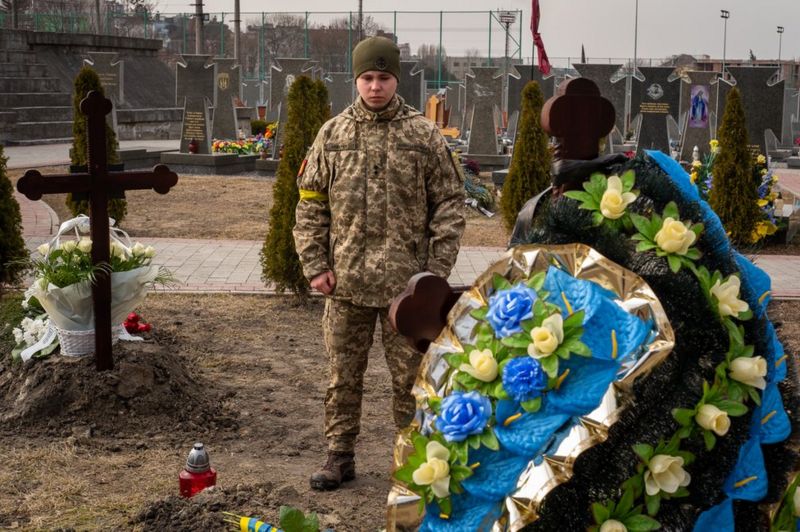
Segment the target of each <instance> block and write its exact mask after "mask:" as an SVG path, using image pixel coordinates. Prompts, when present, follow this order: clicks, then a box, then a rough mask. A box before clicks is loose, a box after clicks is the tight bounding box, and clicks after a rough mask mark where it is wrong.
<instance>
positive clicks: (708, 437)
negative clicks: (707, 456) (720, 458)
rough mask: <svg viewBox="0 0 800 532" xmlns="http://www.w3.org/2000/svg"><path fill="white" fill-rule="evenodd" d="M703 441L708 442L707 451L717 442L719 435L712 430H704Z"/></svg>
mask: <svg viewBox="0 0 800 532" xmlns="http://www.w3.org/2000/svg"><path fill="white" fill-rule="evenodd" d="M703 441H704V442H705V444H706V451H710V450H711V449H713V448H714V446H715V445H716V444H717V437H716V436H714V433H713V432H711V431H710V430H704V431H703Z"/></svg>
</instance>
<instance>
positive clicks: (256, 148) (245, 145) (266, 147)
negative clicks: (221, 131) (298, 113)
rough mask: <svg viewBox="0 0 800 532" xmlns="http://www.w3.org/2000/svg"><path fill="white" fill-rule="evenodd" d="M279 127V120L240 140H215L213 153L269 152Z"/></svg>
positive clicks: (212, 144)
mask: <svg viewBox="0 0 800 532" xmlns="http://www.w3.org/2000/svg"><path fill="white" fill-rule="evenodd" d="M277 128H278V122H272V123H270V124H267V125H266V129H265V131H264V132H263V133H258V134H257V135H255V136H251V137H247V138H245V139H240V140H216V139H215V140H214V142H212V143H211V151H212V153H235V154H237V155H252V154H260V153H263V152H268V151H270V150H271V149H272V143H273V137H274V136H275V131H276V129H277Z"/></svg>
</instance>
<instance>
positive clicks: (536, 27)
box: [531, 0, 550, 75]
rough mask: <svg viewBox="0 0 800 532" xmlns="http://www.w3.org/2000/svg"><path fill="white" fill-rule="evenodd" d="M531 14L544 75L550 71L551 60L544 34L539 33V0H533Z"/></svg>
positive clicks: (540, 65) (540, 68) (532, 30)
mask: <svg viewBox="0 0 800 532" xmlns="http://www.w3.org/2000/svg"><path fill="white" fill-rule="evenodd" d="M531 7H532V11H533V13H532V14H531V33H532V34H533V44H535V45H536V50H537V52H538V56H539V72H541V73H542V74H544V75H547V74H549V73H550V60H549V59H547V52H545V50H544V43H543V42H542V34H541V33H539V17H540V15H539V0H533V5H532V6H531Z"/></svg>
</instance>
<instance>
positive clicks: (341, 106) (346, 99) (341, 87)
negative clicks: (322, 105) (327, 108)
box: [325, 72, 355, 116]
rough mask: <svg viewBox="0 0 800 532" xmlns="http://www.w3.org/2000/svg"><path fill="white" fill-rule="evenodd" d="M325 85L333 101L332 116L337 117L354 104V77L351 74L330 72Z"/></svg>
mask: <svg viewBox="0 0 800 532" xmlns="http://www.w3.org/2000/svg"><path fill="white" fill-rule="evenodd" d="M325 84H326V85H327V86H328V95H329V97H330V100H331V116H336V115H338V114H339V113H341V112H342V111H344V110H345V109H346V108H347V107H348V106H349V105H350V104H351V103H353V98H354V96H353V92H354V90H355V84H354V83H353V75H352V74H350V73H349V72H328V74H327V75H326V76H325Z"/></svg>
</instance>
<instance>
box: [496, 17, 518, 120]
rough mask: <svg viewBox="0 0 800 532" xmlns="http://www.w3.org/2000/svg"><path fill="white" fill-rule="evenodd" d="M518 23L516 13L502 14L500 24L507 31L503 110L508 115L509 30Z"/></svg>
mask: <svg viewBox="0 0 800 532" xmlns="http://www.w3.org/2000/svg"><path fill="white" fill-rule="evenodd" d="M516 21H517V14H516V13H515V12H514V11H501V12H500V23H501V24H502V25H503V27H504V28H505V30H506V49H505V56H504V58H503V61H504V65H503V67H504V68H505V72H503V87H504V88H503V100H504V101H503V102H502V103H501V105H502V106H503V109H504V110H505V111H506V113H508V71H509V62H508V50H509V39H510V38H511V34H510V33H509V32H508V28H509V27H510V26H511V25H512V24H514V23H515V22H516Z"/></svg>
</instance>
